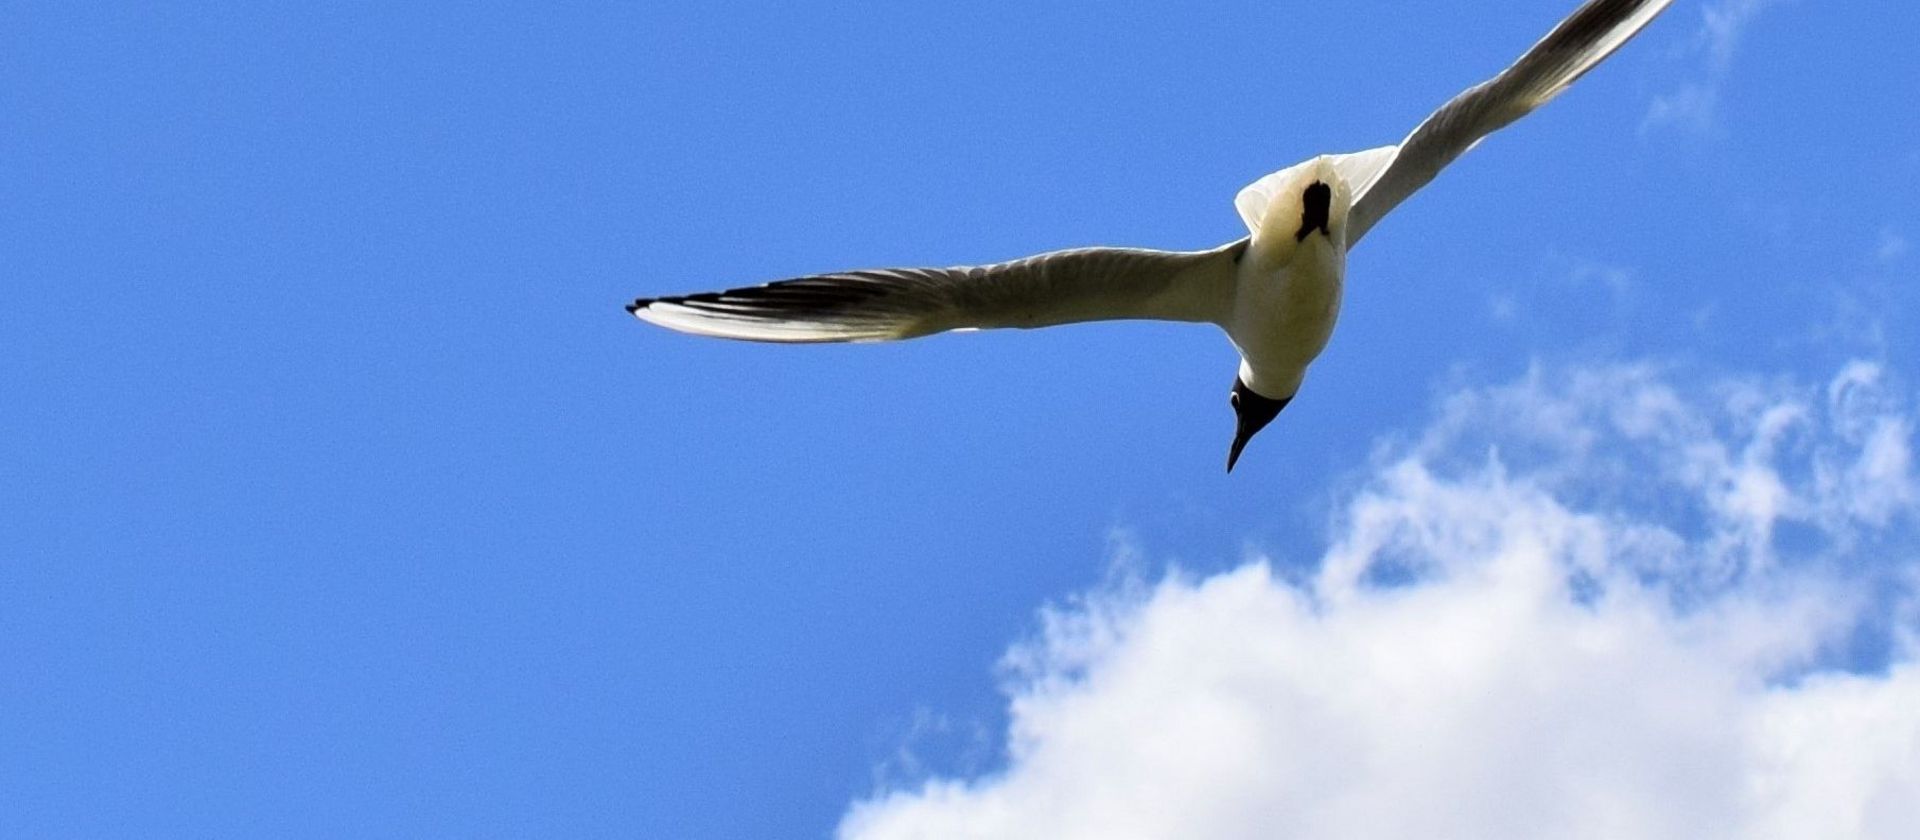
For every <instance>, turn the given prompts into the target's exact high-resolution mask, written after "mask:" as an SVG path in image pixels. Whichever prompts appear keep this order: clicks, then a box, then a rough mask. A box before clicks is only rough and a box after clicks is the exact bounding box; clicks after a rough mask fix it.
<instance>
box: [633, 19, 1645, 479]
mask: <svg viewBox="0 0 1920 840" xmlns="http://www.w3.org/2000/svg"><path fill="white" fill-rule="evenodd" d="M1671 3H1672V0H1589V2H1587V3H1586V4H1585V5H1583V6H1581V7H1580V8H1579V9H1578V10H1577V11H1575V12H1574V13H1573V15H1572V16H1570V17H1568V18H1567V19H1566V20H1565V21H1562V22H1561V23H1560V25H1559V26H1557V27H1555V28H1554V30H1553V31H1552V32H1550V33H1548V34H1547V37H1546V38H1544V39H1542V40H1541V41H1540V42H1539V43H1538V44H1535V45H1534V46H1533V49H1530V50H1528V51H1527V53H1526V55H1523V56H1521V57H1520V60H1519V61H1517V62H1515V63H1514V64H1513V66H1512V67H1509V68H1507V69H1506V70H1505V71H1504V72H1502V73H1501V74H1500V75H1498V76H1495V77H1493V78H1492V79H1489V80H1487V81H1485V82H1482V83H1481V84H1478V85H1475V86H1473V87H1471V88H1468V89H1467V90H1466V92H1464V93H1461V94H1460V95H1458V96H1455V97H1454V98H1453V100H1452V101H1450V102H1448V103H1447V104H1445V105H1443V106H1441V107H1440V110H1438V111H1435V112H1433V114H1432V115H1431V116H1429V117H1427V119H1426V121H1425V122H1422V123H1420V126H1419V127H1418V128H1415V129H1414V130H1413V133H1412V134H1409V135H1407V138H1406V139H1405V140H1402V141H1401V142H1400V144H1399V145H1397V146H1382V147H1380V148H1377V149H1369V150H1367V151H1364V152H1355V153H1352V154H1344V155H1321V156H1319V157H1316V158H1313V159H1312V160H1308V161H1305V162H1303V163H1300V164H1296V165H1294V166H1291V167H1288V168H1286V169H1282V170H1280V171H1279V172H1275V173H1273V174H1271V175H1268V176H1266V177H1264V178H1261V179H1260V180H1258V181H1255V182H1253V184H1252V185H1250V186H1248V187H1247V188H1246V189H1243V190H1241V191H1240V194H1239V195H1238V196H1235V197H1234V200H1233V205H1234V207H1235V209H1237V210H1239V212H1240V218H1241V220H1243V221H1245V222H1246V224H1247V230H1248V231H1250V235H1249V236H1247V237H1244V238H1241V239H1239V240H1236V241H1234V242H1230V243H1227V244H1225V245H1222V246H1220V247H1218V248H1213V249H1211V250H1206V251H1156V250H1147V249H1141V248H1077V249H1073V250H1066V251H1053V252H1050V253H1045V254H1039V255H1036V256H1032V257H1027V258H1026V259H1020V260H1014V261H1012V262H1004V263H996V264H993V265H983V266H962V267H955V268H883V269H873V270H865V271H847V272H842V273H838V274H822V275H818V276H813V277H800V278H796V279H792V280H781V281H779V282H774V283H768V284H765V285H761V286H749V287H746V288H739V289H728V290H726V291H723V292H704V293H700V294H689V295H671V296H666V297H652V298H640V299H639V300H636V301H634V302H633V303H632V304H630V305H628V306H627V311H628V312H631V313H633V314H634V315H635V316H637V317H639V318H640V319H641V320H644V321H651V322H653V323H655V324H659V325H660V326H663V327H667V328H669V329H674V330H679V331H681V332H686V333H693V334H695V335H707V336H716V337H719V338H733V339H743V340H748V341H773V342H823V341H892V340H896V339H903V338H917V337H919V336H923V335H932V334H934V333H939V332H946V331H948V330H974V329H991V328H1000V327H1019V328H1031V327H1047V326H1053V325H1055V324H1069V323H1075V322H1079V321H1104V320H1114V319H1122V318H1154V319H1159V320H1165V321H1191V322H1206V323H1211V324H1216V325H1218V326H1220V327H1221V328H1223V329H1225V330H1226V332H1227V338H1228V339H1229V340H1231V341H1232V342H1233V345H1234V347H1235V348H1237V349H1238V350H1239V351H1240V371H1239V375H1238V376H1237V377H1236V378H1235V380H1234V383H1233V392H1232V397H1231V401H1232V403H1233V409H1234V412H1235V414H1236V415H1237V422H1236V429H1235V431H1234V436H1233V446H1232V447H1231V448H1230V449H1229V450H1228V453H1227V471H1228V472H1232V471H1233V465H1234V464H1235V463H1236V462H1237V461H1239V459H1240V451H1241V450H1242V449H1243V448H1244V447H1245V446H1246V445H1247V441H1248V440H1249V439H1251V438H1252V437H1253V436H1254V434H1255V433H1257V432H1259V431H1260V430H1261V429H1262V428H1265V427H1266V425H1267V424H1268V423H1269V422H1272V420H1273V418H1274V417H1275V416H1276V415H1278V414H1279V413H1280V410H1281V409H1283V408H1285V407H1286V406H1287V403H1288V402H1290V401H1292V400H1293V398H1294V395H1295V394H1297V393H1299V391H1300V383H1301V381H1302V380H1303V379H1304V378H1305V376H1306V373H1307V366H1308V365H1309V364H1311V363H1312V362H1313V360H1314V358H1315V357H1317V356H1319V355H1320V351H1321V350H1322V349H1324V348H1325V347H1326V346H1327V339H1328V337H1329V336H1330V335H1332V333H1333V323H1334V319H1335V317H1336V316H1337V315H1338V314H1339V311H1340V290H1341V284H1342V279H1343V276H1344V275H1345V273H1346V261H1347V250H1348V249H1349V248H1352V247H1353V245H1354V243H1357V242H1359V241H1360V238H1361V237H1363V236H1366V235H1367V231H1369V230H1372V229H1373V226H1374V225H1375V224H1377V223H1379V221H1380V218H1381V217H1382V216H1385V215H1386V214H1387V213H1388V212H1390V211H1392V210H1393V208H1395V207H1397V206H1399V204H1400V202H1402V201H1405V200H1406V199H1407V197H1408V196H1410V195H1412V194H1413V193H1414V192H1415V191H1416V190H1419V189H1420V188H1421V187H1423V186H1426V184H1427V182H1428V181H1431V180H1433V176H1434V175H1436V174H1438V173H1439V172H1440V170H1441V169H1442V168H1443V167H1445V166H1446V165H1447V164H1449V163H1451V162H1453V160H1454V158H1457V157H1459V156H1460V155H1461V154H1463V153H1465V152H1466V151H1467V150H1468V149H1471V148H1473V147H1474V145H1475V144H1477V143H1479V142H1480V141H1481V139H1483V138H1485V137H1486V136H1487V135H1488V134H1491V133H1493V132H1494V131H1496V130H1498V129H1500V128H1502V127H1504V126H1506V125H1507V124H1509V123H1511V122H1513V121H1515V120H1517V119H1520V118H1521V117H1523V116H1526V115H1527V114H1528V113H1530V112H1532V111H1533V109H1535V108H1538V107H1540V106H1541V105H1542V104H1545V103H1546V102H1547V101H1548V100H1550V99H1552V98H1554V97H1555V96H1557V95H1559V93H1560V92H1561V91H1562V90H1565V89H1566V88H1567V86H1568V85H1570V84H1572V83H1573V81H1574V80H1575V79H1578V78H1580V76H1581V75H1583V74H1585V73H1586V72H1587V71H1588V70H1591V69H1593V67H1594V66H1595V65H1597V64H1599V63H1600V62H1601V61H1602V60H1604V59H1605V58H1606V57H1607V56H1609V55H1612V54H1613V51H1614V50H1617V49H1619V48H1620V46H1621V45H1622V44H1625V43H1626V42H1627V40H1628V39H1630V38H1632V37H1633V36H1634V35H1635V34H1637V33H1638V32H1639V31H1640V30H1641V29H1642V28H1643V27H1645V26H1646V25H1647V24H1648V23H1649V22H1651V21H1652V20H1653V19H1654V17H1655V16H1657V15H1659V14H1660V13H1661V12H1663V11H1665V10H1666V8H1667V6H1668V5H1670V4H1671Z"/></svg>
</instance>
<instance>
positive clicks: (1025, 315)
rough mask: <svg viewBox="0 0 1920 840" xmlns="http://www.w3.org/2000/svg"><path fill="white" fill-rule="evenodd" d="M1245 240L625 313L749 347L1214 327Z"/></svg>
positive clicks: (1047, 258) (880, 274)
mask: <svg viewBox="0 0 1920 840" xmlns="http://www.w3.org/2000/svg"><path fill="white" fill-rule="evenodd" d="M1246 246H1247V240H1245V239H1242V240H1239V241H1237V242H1233V243H1230V244H1227V245H1223V246H1221V247H1219V248H1215V249H1213V250H1210V251H1151V250H1145V249H1138V248H1081V249H1076V250H1071V251H1054V252H1051V253H1046V254H1040V255H1038V256H1033V257H1027V258H1026V259H1021V260H1014V261H1011V262H1003V263H996V264H994V265H983V266H970V267H965V266H963V267H957V268H883V269H874V270H869V271H845V272H840V273H838V274H822V275H818V276H814V277H800V278H796V279H792V280H781V281H779V282H775V283H768V284H766V285H763V286H748V287H745V288H740V289H728V290H727V291H724V292H705V293H701V294H692V295H674V296H669V297H658V298H641V299H639V300H636V301H634V302H633V303H632V304H630V305H628V306H627V311H628V312H631V313H633V314H634V315H635V316H637V317H639V318H640V319H641V320H643V321H651V322H653V323H655V324H659V325H660V326H663V327H667V328H668V329H674V330H679V331H681V332H685V333H693V334H695V335H709V336H716V337H719V338H735V339H743V340H747V341H779V342H822V341H889V340H893V339H901V338H915V337H918V336H923V335H931V334H933V333H937V332H944V331H946V330H955V329H991V328H995V327H1022V328H1027V327H1046V326H1052V325H1054V324H1066V323H1073V322H1076V321H1105V320H1113V319H1119V318H1153V319H1160V320H1168V321H1214V322H1218V321H1221V320H1223V319H1224V318H1225V316H1226V312H1227V310H1228V308H1229V307H1231V306H1232V304H1233V279H1234V264H1235V263H1236V262H1237V261H1238V259H1239V255H1240V253H1241V252H1242V251H1244V250H1245V249H1246Z"/></svg>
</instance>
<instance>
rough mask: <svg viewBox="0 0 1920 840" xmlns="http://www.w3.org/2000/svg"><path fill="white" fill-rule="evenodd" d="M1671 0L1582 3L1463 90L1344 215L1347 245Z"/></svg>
mask: <svg viewBox="0 0 1920 840" xmlns="http://www.w3.org/2000/svg"><path fill="white" fill-rule="evenodd" d="M1672 2H1673V0H1588V2H1587V4H1586V5H1584V6H1581V7H1580V8H1579V10H1577V11H1575V12H1574V13H1573V15H1572V16H1570V17H1568V18H1567V19H1566V20H1564V21H1562V22H1561V23H1560V25H1559V26H1557V27H1554V30H1553V31H1552V32H1550V33H1547V37H1545V38H1543V39H1541V41H1540V43H1538V44H1535V45H1533V49H1530V50H1528V51H1527V54H1526V55H1523V56H1521V57H1520V60H1519V61H1516V62H1514V64H1513V66H1512V67H1509V68H1507V69H1506V70H1505V71H1504V72H1502V73H1501V74H1500V75H1498V76H1495V77H1493V78H1492V79H1489V80H1487V81H1485V82H1482V83H1480V84H1478V85H1475V86H1473V87H1471V88H1468V89H1467V90H1466V92H1464V93H1461V94H1460V95H1459V96H1456V97H1454V98H1453V100H1452V101H1451V102H1448V103H1447V104H1446V105H1443V106H1441V108H1440V110H1438V111H1435V112H1433V115H1432V116H1429V117H1427V119H1426V121H1425V122H1422V123H1420V127H1419V128H1416V129H1414V130H1413V133H1412V134H1410V135H1408V136H1407V139H1406V140H1403V141H1401V143H1400V152H1399V154H1397V155H1395V156H1394V158H1393V162H1392V163H1391V164H1389V165H1388V166H1387V169H1386V171H1385V172H1382V173H1381V174H1380V177H1379V179H1378V180H1375V181H1374V182H1373V186H1372V187H1371V188H1369V189H1368V190H1367V191H1366V192H1365V193H1364V194H1362V195H1360V197H1359V198H1358V199H1356V200H1355V201H1354V205H1353V210H1352V211H1351V212H1350V213H1349V214H1348V216H1347V242H1348V244H1349V245H1351V244H1352V243H1355V242H1358V241H1360V237H1362V236H1365V235H1366V233H1367V231H1368V230H1371V229H1372V228H1373V226H1374V225H1375V224H1376V223H1378V222H1379V221H1380V219H1381V217H1383V216H1385V215H1387V213H1388V211H1391V210H1392V209H1393V208H1395V207H1397V206H1399V205H1400V202H1402V201H1405V200H1406V199H1407V196H1410V195H1413V194H1414V192H1415V191H1417V190H1419V189H1420V188H1421V187H1424V186H1426V185H1427V182H1428V181H1432V180H1433V176H1435V175H1437V174H1439V172H1440V170H1441V169H1443V168H1445V167H1446V165H1447V164H1449V163H1452V162H1453V161H1454V159H1455V158H1458V157H1459V156H1460V155H1462V154H1464V153H1466V151H1467V150H1468V149H1471V148H1473V147H1474V144H1476V143H1479V142H1480V140H1481V139H1482V138H1484V137H1486V136H1487V135H1489V134H1492V133H1493V132H1495V131H1498V130H1499V129H1501V128H1503V127H1505V126H1507V125H1508V124H1509V123H1512V122H1513V121H1514V120H1517V119H1520V118H1521V117H1524V116H1526V115H1527V114H1529V113H1532V112H1533V109H1535V108H1538V107H1540V106H1541V105H1543V104H1545V103H1546V102H1547V101H1548V100H1550V99H1552V98H1554V97H1555V96H1558V95H1559V94H1560V92H1561V91H1563V90H1566V89H1567V86H1568V85H1571V84H1573V82H1574V80H1576V79H1578V78H1580V77H1581V76H1582V75H1585V74H1586V72H1587V71H1588V70H1592V69H1593V68H1594V66H1595V65H1597V64H1599V63H1600V62H1601V61H1603V60H1605V59H1606V57H1607V56H1609V55H1612V54H1613V51H1614V50H1617V49H1619V48H1620V46H1621V45H1622V44H1625V43H1626V42H1627V40H1628V39H1629V38H1632V37H1633V36H1634V35H1636V34H1638V33H1639V32H1640V30H1641V29H1642V28H1644V27H1645V26H1646V25H1647V24H1648V23H1650V22H1652V20H1653V19H1654V17H1655V16H1657V15H1659V14H1660V13H1661V12H1663V11H1666V9H1667V6H1668V5H1670V4H1672Z"/></svg>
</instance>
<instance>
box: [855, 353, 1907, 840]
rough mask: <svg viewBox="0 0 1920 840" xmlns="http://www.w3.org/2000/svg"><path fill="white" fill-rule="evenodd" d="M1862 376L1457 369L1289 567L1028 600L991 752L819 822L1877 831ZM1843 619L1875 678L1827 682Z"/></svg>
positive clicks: (1507, 831)
mask: <svg viewBox="0 0 1920 840" xmlns="http://www.w3.org/2000/svg"><path fill="white" fill-rule="evenodd" d="M1888 380H1889V375H1888V374H1887V373H1886V372H1885V371H1884V370H1882V368H1881V367H1880V366H1879V365H1877V364H1873V363H1866V362H1859V363H1854V364H1851V365H1848V366H1846V367H1845V368H1844V369H1843V370H1842V371H1841V372H1840V373H1839V374H1838V375H1836V376H1835V377H1833V379H1832V380H1831V381H1830V382H1828V383H1826V384H1825V385H1824V386H1804V385H1796V384H1794V383H1790V382H1784V381H1777V380H1764V379H1727V380H1719V381H1712V382H1704V383H1702V382H1697V381H1693V380H1692V379H1690V378H1689V377H1687V376H1686V375H1685V374H1684V373H1682V372H1677V371H1675V370H1672V369H1667V368H1663V367H1660V366H1655V365H1633V366H1612V367H1604V368H1597V369H1565V368H1550V367H1544V366H1542V367H1538V368H1536V369H1534V370H1532V371H1530V372H1529V373H1528V374H1527V375H1526V376H1524V377H1522V378H1521V379H1520V380H1519V381H1517V382H1515V383H1511V384H1508V385H1504V386H1499V387H1492V388H1472V389H1464V390H1461V391H1459V392H1458V393H1457V394H1456V395H1455V396H1454V397H1452V398H1450V399H1448V400H1447V401H1446V402H1445V403H1444V404H1443V405H1442V406H1441V407H1440V409H1439V412H1438V415H1437V417H1436V419H1435V420H1434V422H1433V423H1432V424H1431V425H1430V426H1429V428H1427V429H1425V430H1423V431H1422V432H1420V433H1419V434H1416V435H1411V436H1408V437H1406V438H1404V439H1401V440H1398V441H1396V442H1391V443H1386V444H1383V445H1382V446H1381V447H1380V448H1379V451H1378V452H1377V454H1376V456H1375V458H1374V463H1373V466H1372V467H1371V468H1370V472H1369V477H1368V478H1367V479H1366V480H1365V481H1364V482H1363V483H1362V484H1361V485H1360V486H1359V487H1358V489H1356V490H1355V491H1353V492H1352V493H1351V494H1350V495H1348V496H1347V497H1346V498H1344V499H1343V501H1342V502H1341V504H1340V505H1339V510H1340V513H1339V514H1338V515H1337V516H1336V517H1335V520H1334V523H1333V525H1332V528H1331V533H1330V534H1329V540H1328V545H1329V547H1328V548H1327V550H1326V552H1325V554H1324V557H1323V558H1322V559H1321V561H1320V563H1319V565H1318V567H1317V568H1316V569H1314V570H1312V571H1311V572H1310V573H1309V574H1308V575H1307V576H1305V577H1300V576H1291V577H1290V576H1288V575H1284V574H1281V573H1280V572H1279V571H1277V570H1276V569H1275V568H1274V567H1273V566H1272V564H1270V563H1269V562H1267V561H1265V560H1256V561H1254V562H1251V563H1249V564H1247V565H1245V566H1243V567H1241V568H1239V569H1237V570H1234V571H1232V572H1228V573H1224V574H1219V575H1215V576H1211V577H1205V578H1195V577H1192V576H1189V575H1184V574H1181V573H1178V572H1176V573H1174V574H1172V575H1170V576H1169V577H1167V578H1166V579H1165V580H1162V581H1161V582H1159V583H1158V584H1157V585H1151V586H1149V585H1145V584H1142V583H1140V582H1139V580H1138V578H1137V577H1136V578H1130V579H1129V580H1132V583H1131V584H1127V583H1110V584H1108V585H1106V586H1103V587H1102V588H1101V589H1099V590H1098V591H1096V592H1094V593H1092V594H1089V595H1086V596H1082V597H1081V598H1078V599H1076V600H1074V601H1073V602H1071V603H1070V604H1069V605H1067V606H1063V607H1058V608H1054V609H1050V610H1047V611H1044V612H1043V614H1042V628H1041V631H1040V633H1039V635H1038V637H1037V638H1036V639H1034V640H1032V641H1030V642H1028V643H1025V644H1022V645H1019V646H1016V648H1015V649H1014V650H1013V651H1012V652H1010V653H1009V654H1008V657H1007V669H1008V672H1009V674H1010V678H1009V683H1008V692H1009V695H1010V708H1009V721H1010V724H1009V726H1010V729H1009V731H1008V733H1007V745H1006V749H1007V766H1006V767H1005V768H1004V769H1003V770H1002V771H999V772H996V773H993V774H988V775H982V776H978V777H974V778H951V779H934V780H932V781H929V782H925V783H924V784H922V785H920V786H918V787H916V788H913V789H910V790H894V791H887V792H882V793H880V794H877V795H876V796H875V797H874V798H872V799H870V800H868V801H864V802H859V803H856V804H855V805H854V806H853V807H852V809H851V810H850V811H849V812H848V814H847V815H846V817H845V819H844V821H843V823H842V825H841V835H842V836H843V837H847V838H860V839H861V840H867V839H868V838H967V837H982V838H985V837H993V838H1004V837H1047V838H1162V837H1206V838H1241V837H1246V838H1253V837H1259V838H1275V837H1315V838H1321V837H1339V838H1367V837H1396V838H1397V837H1407V836H1440V837H1479V838H1502V837H1529V838H1531V837H1542V836H1547V837H1576V838H1577V837H1634V838H1663V837H1675V838H1679V837H1685V838H1699V837H1715V838H1719V837H1741V838H1771V837H1779V838H1802V837H1821V838H1849V837H1859V838H1872V837H1888V838H1894V837H1898V838H1906V837H1911V836H1913V833H1914V829H1915V827H1916V826H1920V796H1915V795H1914V791H1915V790H1920V664H1916V663H1915V662H1914V661H1913V659H1912V654H1913V652H1914V651H1913V650H1912V647H1911V645H1912V633H1913V631H1914V629H1915V628H1916V627H1917V626H1920V625H1916V621H1920V611H1916V609H1915V608H1914V606H1913V604H1914V601H1913V593H1914V586H1915V584H1916V583H1917V582H1920V573H1917V572H1916V570H1917V569H1920V564H1916V554H1915V550H1916V548H1920V534H1916V530H1920V529H1916V527H1915V525H1916V522H1915V519H1916V513H1917V511H1916V505H1917V504H1920V502H1917V501H1916V499H1920V494H1917V492H1916V488H1917V487H1920V480H1917V479H1916V475H1915V470H1914V466H1913V464H1912V454H1911V449H1910V446H1911V440H1912V430H1913V420H1912V418H1913V414H1912V411H1911V409H1910V407H1909V406H1908V404H1907V402H1906V401H1905V400H1904V398H1902V397H1900V396H1898V390H1899V389H1898V388H1897V387H1896V386H1894V385H1892V384H1890V383H1889V381H1888ZM1129 551H1131V549H1129ZM1863 634H1865V635H1868V636H1872V637H1875V638H1880V639H1883V640H1890V643H1891V644H1892V645H1893V649H1894V653H1893V655H1892V660H1891V662H1890V663H1889V662H1885V661H1880V662H1869V663H1864V664H1865V665H1867V666H1870V667H1855V666H1860V665H1862V664H1863V663H1861V662H1858V661H1854V660H1856V659H1857V657H1855V656H1853V655H1851V654H1848V653H1847V652H1846V651H1848V650H1849V649H1850V648H1848V647H1847V646H1848V645H1849V644H1850V643H1852V642H1856V641H1857V640H1858V639H1860V638H1861V637H1862V635H1863Z"/></svg>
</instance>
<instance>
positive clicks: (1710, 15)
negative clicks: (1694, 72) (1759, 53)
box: [1641, 0, 1782, 131]
mask: <svg viewBox="0 0 1920 840" xmlns="http://www.w3.org/2000/svg"><path fill="white" fill-rule="evenodd" d="M1780 2H1782V0H1721V2H1718V3H1714V4H1712V5H1709V6H1707V7H1706V8H1705V9H1703V10H1702V11H1701V17H1700V28H1699V30H1698V31H1697V32H1696V33H1695V34H1694V49H1695V50H1696V51H1697V52H1699V53H1700V54H1702V55H1703V56H1704V57H1705V68H1704V69H1703V70H1702V73H1701V76H1700V78H1698V79H1696V80H1694V81H1692V82H1689V83H1687V84H1686V85H1685V86H1683V87H1681V88H1680V89H1679V90H1676V91H1673V92H1672V93H1669V94H1666V95H1664V96H1660V97H1657V98H1655V99H1654V101H1653V105H1652V106H1651V107H1649V108H1648V109H1647V116H1646V119H1645V120H1644V121H1643V122H1642V123H1641V129H1642V130H1649V129H1653V128H1659V127H1662V126H1679V127H1683V128H1688V129H1691V130H1694V131H1705V130H1707V129H1709V128H1712V127H1713V124H1714V120H1715V119H1717V117H1718V114H1719V110H1720V90H1721V88H1722V87H1723V86H1724V85H1725V84H1726V81H1727V77H1728V76H1729V75H1730V74H1731V73H1732V72H1733V56H1734V52H1735V50H1736V48H1737V47H1738V46H1739V44H1740V38H1741V35H1742V34H1743V33H1745V32H1746V29H1747V27H1748V26H1749V25H1751V24H1752V23H1753V20H1754V18H1756V17H1758V16H1759V14H1760V13H1761V12H1762V11H1765V10H1766V9H1767V8H1768V7H1770V6H1774V5H1777V4H1779V3H1780Z"/></svg>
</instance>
